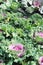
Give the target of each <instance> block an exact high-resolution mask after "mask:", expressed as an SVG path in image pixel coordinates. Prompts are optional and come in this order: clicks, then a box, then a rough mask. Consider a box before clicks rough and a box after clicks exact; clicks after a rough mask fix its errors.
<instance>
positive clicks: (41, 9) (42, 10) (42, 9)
mask: <svg viewBox="0 0 43 65" xmlns="http://www.w3.org/2000/svg"><path fill="white" fill-rule="evenodd" d="M39 11H40V13H41V14H43V6H41V8H39Z"/></svg>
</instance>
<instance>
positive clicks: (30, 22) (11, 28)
mask: <svg viewBox="0 0 43 65" xmlns="http://www.w3.org/2000/svg"><path fill="white" fill-rule="evenodd" d="M0 1H1V0H0ZM10 1H11V2H10ZM9 2H10V3H9V4H11V5H10V6H9V5H7V6H6V5H5V3H4V2H3V4H4V5H5V7H6V8H4V7H3V6H2V7H1V9H0V60H1V59H2V61H3V63H2V64H3V65H14V63H16V64H18V65H19V64H22V65H38V59H39V57H40V56H43V44H42V45H41V44H40V42H41V43H42V42H43V38H40V37H35V32H38V31H39V32H40V31H42V32H43V17H42V16H41V15H40V14H38V13H35V14H32V15H30V14H29V12H30V13H32V12H33V11H34V9H33V8H30V7H29V9H28V7H27V9H26V10H25V12H24V11H23V9H22V7H21V4H20V2H15V0H14V1H12V0H9ZM0 6H1V5H0ZM19 8H21V11H19ZM26 11H28V13H26ZM23 13H25V14H23ZM12 43H13V44H18V43H21V44H23V46H24V49H25V52H24V55H23V56H22V57H18V56H17V55H16V54H17V53H19V52H17V51H11V50H9V45H11V44H12ZM16 64H15V65H16Z"/></svg>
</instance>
